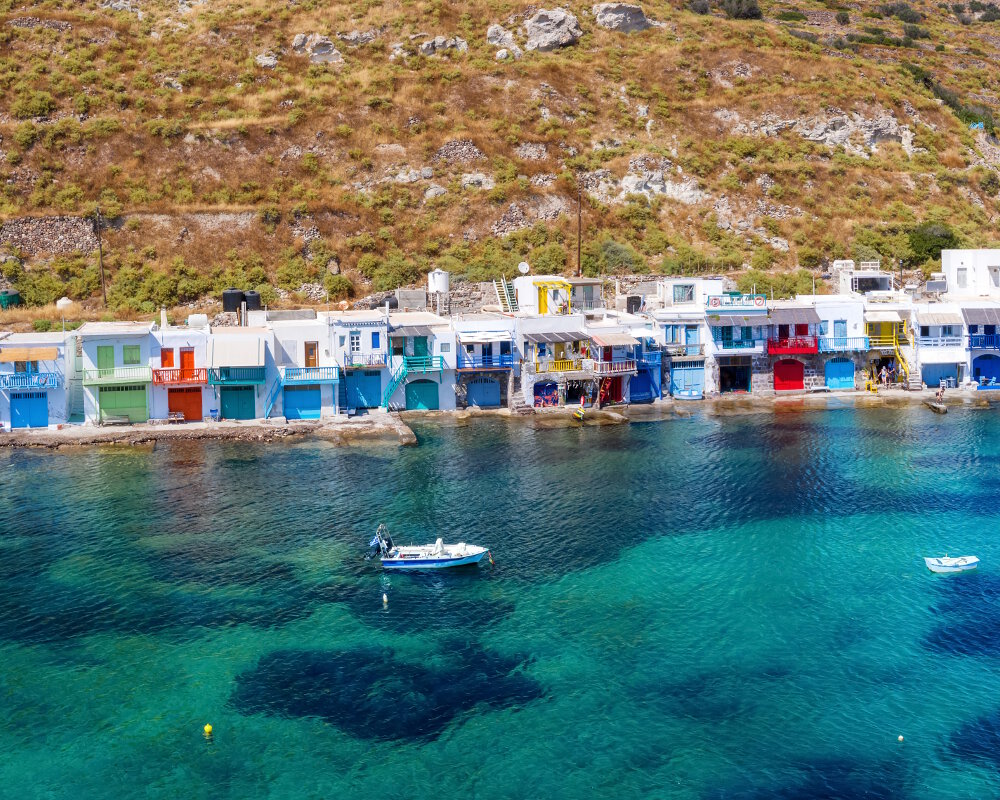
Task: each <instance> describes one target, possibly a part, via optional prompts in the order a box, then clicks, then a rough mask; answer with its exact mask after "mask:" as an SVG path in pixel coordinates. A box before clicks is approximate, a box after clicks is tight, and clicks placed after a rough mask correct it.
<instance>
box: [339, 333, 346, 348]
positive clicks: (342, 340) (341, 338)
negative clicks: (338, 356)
mask: <svg viewBox="0 0 1000 800" xmlns="http://www.w3.org/2000/svg"><path fill="white" fill-rule="evenodd" d="M339 339H340V344H339V345H337V346H338V347H340V348H343V347H344V343H345V342H346V341H347V337H346V336H344V335H343V334H341V335H340V337H339Z"/></svg>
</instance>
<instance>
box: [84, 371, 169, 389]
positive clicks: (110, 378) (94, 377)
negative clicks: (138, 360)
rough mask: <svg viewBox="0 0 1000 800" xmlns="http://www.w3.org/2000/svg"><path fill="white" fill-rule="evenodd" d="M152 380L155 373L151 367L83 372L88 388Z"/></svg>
mask: <svg viewBox="0 0 1000 800" xmlns="http://www.w3.org/2000/svg"><path fill="white" fill-rule="evenodd" d="M152 380H153V371H152V370H151V369H150V368H149V367H110V368H108V369H85V370H84V371H83V382H84V384H85V385H87V386H93V385H95V384H102V383H149V382H150V381H152Z"/></svg>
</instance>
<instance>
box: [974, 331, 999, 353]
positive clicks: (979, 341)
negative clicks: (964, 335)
mask: <svg viewBox="0 0 1000 800" xmlns="http://www.w3.org/2000/svg"><path fill="white" fill-rule="evenodd" d="M969 349H970V350H1000V335H997V334H995V333H973V334H971V335H970V336H969Z"/></svg>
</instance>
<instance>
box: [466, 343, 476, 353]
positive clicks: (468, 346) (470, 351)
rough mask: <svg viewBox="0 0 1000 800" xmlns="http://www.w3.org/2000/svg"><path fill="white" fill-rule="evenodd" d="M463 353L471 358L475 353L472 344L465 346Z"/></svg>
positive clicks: (474, 347)
mask: <svg viewBox="0 0 1000 800" xmlns="http://www.w3.org/2000/svg"><path fill="white" fill-rule="evenodd" d="M465 352H466V353H468V354H469V355H470V356H471V355H472V354H473V353H474V352H476V346H475V345H474V344H467V345H466V346H465Z"/></svg>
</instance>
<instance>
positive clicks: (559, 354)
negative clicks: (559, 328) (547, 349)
mask: <svg viewBox="0 0 1000 800" xmlns="http://www.w3.org/2000/svg"><path fill="white" fill-rule="evenodd" d="M555 351H556V360H557V361H561V360H562V359H564V358H566V345H564V344H562V343H561V342H560V343H559V344H557V345H556V346H555Z"/></svg>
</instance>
